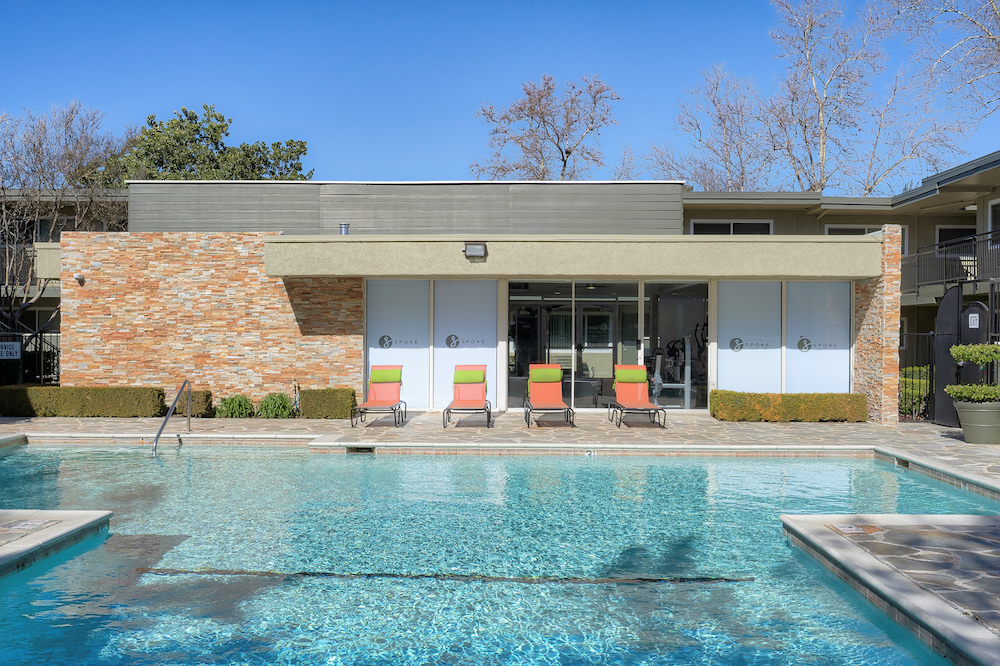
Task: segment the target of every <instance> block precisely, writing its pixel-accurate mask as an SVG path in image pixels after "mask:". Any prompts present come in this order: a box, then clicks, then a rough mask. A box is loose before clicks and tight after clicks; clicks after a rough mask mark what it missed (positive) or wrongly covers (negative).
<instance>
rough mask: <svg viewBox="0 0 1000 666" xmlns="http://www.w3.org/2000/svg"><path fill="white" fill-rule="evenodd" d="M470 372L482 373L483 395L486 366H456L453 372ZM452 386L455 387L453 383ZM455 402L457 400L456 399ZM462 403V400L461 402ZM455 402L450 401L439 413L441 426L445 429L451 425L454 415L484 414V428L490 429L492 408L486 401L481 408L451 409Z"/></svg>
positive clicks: (475, 384)
mask: <svg viewBox="0 0 1000 666" xmlns="http://www.w3.org/2000/svg"><path fill="white" fill-rule="evenodd" d="M464 370H471V371H475V372H482V373H483V382H482V385H483V389H484V390H483V393H484V394H485V387H486V366H485V365H456V366H455V372H456V373H457V372H459V371H464ZM468 385H469V386H478V385H479V384H478V383H472V384H468ZM452 386H456V385H455V384H454V383H453V384H452ZM456 400H457V398H456ZM463 401H464V400H463ZM454 404H455V400H452V402H451V404H450V405H448V406H447V407H445V408H444V412H442V413H441V426H442V427H443V428H447V427H448V424H449V423H451V415H452V414H453V413H455V414H479V413H483V414H486V427H487V428H489V427H490V421H491V420H492V419H493V406H492V405H491V404H490V401H489V400H488V399H484V400H483V406H482V407H453V406H452V405H454Z"/></svg>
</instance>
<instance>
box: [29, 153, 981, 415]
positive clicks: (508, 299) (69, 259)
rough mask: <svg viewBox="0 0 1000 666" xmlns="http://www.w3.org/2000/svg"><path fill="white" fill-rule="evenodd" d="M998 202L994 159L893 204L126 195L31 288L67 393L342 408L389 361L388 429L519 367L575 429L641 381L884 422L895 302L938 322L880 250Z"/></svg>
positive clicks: (892, 377) (946, 227)
mask: <svg viewBox="0 0 1000 666" xmlns="http://www.w3.org/2000/svg"><path fill="white" fill-rule="evenodd" d="M994 192H1000V153H996V154H993V155H990V156H987V157H984V158H982V159H980V160H976V161H974V162H970V163H968V164H966V165H963V166H962V167H958V168H956V169H952V170H950V171H947V172H944V173H942V174H938V175H936V176H934V177H932V178H929V179H927V180H925V181H924V183H923V185H922V186H921V187H920V188H917V189H915V190H912V191H909V192H906V193H903V194H901V195H899V196H896V197H890V198H852V197H825V196H822V195H819V194H814V193H738V194H732V193H711V192H708V193H706V192H689V191H685V188H684V185H683V183H680V182H664V181H657V182H649V181H644V182H572V183H559V182H548V183H539V182H436V183H346V182H295V183H286V182H191V181H143V182H133V183H130V185H129V229H130V231H129V233H126V234H110V233H64V234H63V236H62V239H61V244H60V245H56V244H51V245H47V246H46V245H41V246H40V251H41V253H40V257H39V272H40V274H43V275H50V276H58V277H59V278H60V279H61V285H62V330H63V358H62V374H61V381H62V383H63V384H64V385H88V384H98V385H128V384H142V385H157V386H165V387H168V388H171V387H176V386H178V385H179V384H180V383H181V382H182V381H183V380H184V379H188V378H189V379H192V380H193V382H194V384H195V385H196V387H201V388H210V389H212V391H213V392H214V393H215V395H216V396H217V397H222V396H226V395H231V394H233V393H237V392H240V393H246V394H249V395H251V396H253V397H255V398H260V397H261V396H262V395H264V394H266V393H268V392H270V391H284V392H290V390H291V386H292V382H293V381H298V382H299V383H300V384H301V385H302V386H303V387H310V388H312V387H326V386H350V387H353V388H355V389H357V390H358V392H359V395H360V394H361V393H362V391H363V388H364V381H365V377H366V373H367V369H368V368H369V367H370V366H371V365H372V364H402V365H403V366H404V375H403V377H404V380H403V398H404V399H405V400H406V401H407V402H408V404H409V406H410V409H411V410H413V409H428V408H430V409H435V408H442V407H444V406H445V405H446V404H447V403H448V402H449V401H450V399H451V376H452V369H453V368H454V366H455V365H456V364H470V363H480V364H485V365H487V367H488V368H489V391H490V399H491V400H492V402H493V404H494V405H495V407H496V408H498V409H506V408H519V407H520V406H521V401H522V399H523V392H524V384H525V377H526V374H527V366H528V364H529V363H536V362H551V363H559V364H561V365H562V366H563V367H564V369H565V376H566V377H567V379H569V380H570V381H567V382H565V385H566V392H567V398H568V399H569V400H570V401H572V404H574V406H575V407H577V408H578V409H586V408H598V409H600V408H602V407H603V406H604V405H605V404H606V401H607V396H608V392H609V391H610V381H609V380H610V377H611V375H612V368H613V366H614V365H615V364H637V363H645V364H646V365H647V367H648V368H649V372H650V377H651V383H652V390H653V392H654V394H655V395H656V399H657V401H658V402H660V403H662V404H666V405H669V406H671V407H677V408H682V409H683V408H691V409H695V408H704V407H706V406H707V395H708V391H709V390H711V389H713V388H723V389H733V390H743V391H761V392H847V391H854V392H861V393H866V394H867V395H868V396H869V413H870V417H871V419H872V420H874V421H878V422H884V423H894V422H895V420H896V417H897V414H896V412H897V405H896V399H897V396H896V391H897V374H898V358H897V346H898V340H899V328H900V312H901V305H902V313H903V316H904V317H905V318H906V321H907V325H909V326H910V329H911V330H916V329H917V328H919V327H926V323H927V322H930V321H932V320H933V314H932V313H933V311H934V307H933V305H934V302H935V299H934V296H933V295H931V294H929V293H927V292H926V291H925V290H924V289H923V288H922V289H921V293H920V294H919V295H918V294H916V292H915V290H914V293H912V294H910V293H907V294H905V295H902V298H903V299H904V300H903V301H902V304H901V300H900V299H901V292H900V270H901V254H902V255H908V254H909V255H913V254H914V252H915V250H916V248H918V247H921V246H924V245H930V244H934V243H940V242H946V241H948V240H950V239H953V238H955V237H956V235H965V234H969V233H974V232H976V231H985V230H987V229H988V228H989V225H990V224H992V221H991V218H990V217H989V215H988V211H989V210H991V208H990V206H991V205H993V203H992V202H993V198H992V197H993V193H994ZM996 197H997V199H998V201H997V203H998V204H1000V194H997V195H996ZM976 205H978V210H972V208H970V207H973V206H976ZM997 210H998V211H1000V207H998V209H997ZM998 215H1000V212H998ZM998 222H1000V220H998ZM345 232H346V235H343V234H344V233H345ZM902 259H903V261H909V258H907V257H905V256H904V257H903V258H902ZM925 311H926V314H925Z"/></svg>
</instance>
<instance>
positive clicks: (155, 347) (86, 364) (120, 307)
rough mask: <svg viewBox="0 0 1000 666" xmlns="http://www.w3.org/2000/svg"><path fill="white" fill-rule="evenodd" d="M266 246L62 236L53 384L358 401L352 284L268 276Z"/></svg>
mask: <svg viewBox="0 0 1000 666" xmlns="http://www.w3.org/2000/svg"><path fill="white" fill-rule="evenodd" d="M268 235H270V234H263V233H245V234H234V233H227V234H221V233H220V234H206V233H64V234H63V235H62V266H61V283H62V296H63V314H62V317H63V337H62V345H63V349H62V360H61V383H62V385H63V386H162V387H164V388H166V389H167V391H168V395H172V394H173V392H174V391H175V390H176V388H177V387H179V386H180V384H181V382H182V381H183V380H184V379H191V380H192V383H193V384H194V388H195V389H211V390H212V392H213V394H214V396H215V399H216V401H217V400H218V399H220V398H222V397H225V396H228V395H233V394H235V393H244V394H246V395H249V396H251V397H252V398H254V399H255V400H256V399H260V398H261V397H263V396H264V395H266V394H267V393H269V392H272V391H279V392H283V393H288V394H291V392H292V381H293V380H297V381H298V382H299V383H300V384H301V385H302V387H303V388H325V387H343V386H346V387H352V388H354V389H356V390H357V391H359V395H360V390H361V386H362V381H363V379H362V377H363V352H362V350H363V326H364V316H363V285H362V280H361V278H323V277H313V278H296V279H282V278H271V277H268V276H266V275H265V274H264V240H263V239H264V238H265V237H266V236H268ZM78 273H79V274H82V275H83V276H84V284H83V285H80V284H78V283H77V280H75V279H74V278H73V275H74V274H78Z"/></svg>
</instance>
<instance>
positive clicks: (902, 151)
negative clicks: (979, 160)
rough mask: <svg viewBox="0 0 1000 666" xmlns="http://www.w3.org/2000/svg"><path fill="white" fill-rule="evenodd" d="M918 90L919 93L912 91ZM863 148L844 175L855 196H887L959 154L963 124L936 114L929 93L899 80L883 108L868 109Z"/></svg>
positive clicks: (888, 92)
mask: <svg viewBox="0 0 1000 666" xmlns="http://www.w3.org/2000/svg"><path fill="white" fill-rule="evenodd" d="M915 87H916V89H914V88H915ZM866 113H867V114H868V118H867V119H866V122H864V123H863V125H864V126H866V127H867V128H868V136H867V138H866V140H865V142H864V143H863V144H862V143H859V145H858V146H857V147H856V149H855V150H854V151H852V152H853V161H852V163H851V164H850V165H848V166H847V167H846V168H845V170H844V172H845V177H846V179H847V180H848V181H850V182H851V183H853V186H852V187H851V188H850V189H851V190H852V191H855V192H857V193H858V194H861V195H862V196H869V195H871V194H878V193H880V192H884V191H886V187H885V186H886V184H890V183H899V182H901V180H902V179H903V178H905V177H907V176H911V177H915V176H919V175H920V172H922V171H924V167H926V168H929V169H930V170H933V171H937V170H940V169H942V168H944V167H945V166H946V164H947V161H948V158H949V157H951V156H952V155H956V154H958V153H961V152H962V150H961V148H959V146H958V143H957V138H958V137H960V136H962V135H963V134H964V133H965V129H966V128H965V126H964V125H963V124H962V122H961V121H960V120H959V119H957V118H955V117H953V116H950V115H947V116H946V115H944V114H941V113H939V111H938V110H937V109H935V108H934V106H933V104H932V103H931V100H930V98H929V96H928V95H927V90H926V88H924V87H922V86H918V85H917V84H915V83H914V82H913V81H912V80H910V81H908V80H906V78H905V77H904V76H903V75H902V74H901V73H899V74H897V75H896V76H895V78H894V79H893V80H892V82H891V83H890V84H889V85H888V86H886V94H885V97H884V98H882V99H881V100H880V103H878V104H873V105H871V106H870V107H869V108H868V109H866Z"/></svg>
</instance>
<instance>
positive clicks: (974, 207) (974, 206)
mask: <svg viewBox="0 0 1000 666" xmlns="http://www.w3.org/2000/svg"><path fill="white" fill-rule="evenodd" d="M962 210H979V206H978V205H976V204H969V205H968V206H966V207H965V208H963V209H962Z"/></svg>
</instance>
